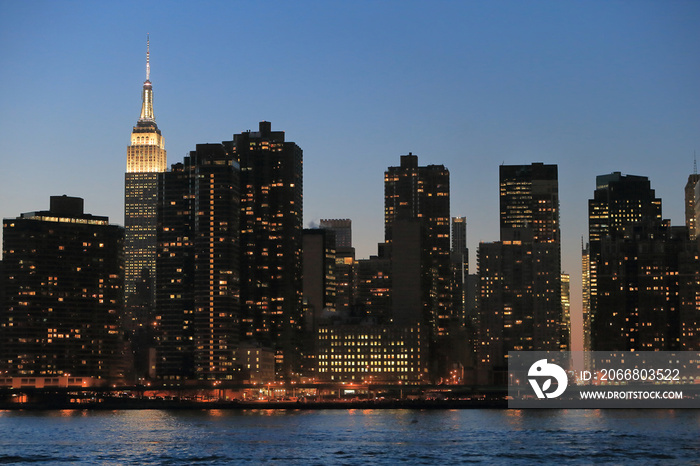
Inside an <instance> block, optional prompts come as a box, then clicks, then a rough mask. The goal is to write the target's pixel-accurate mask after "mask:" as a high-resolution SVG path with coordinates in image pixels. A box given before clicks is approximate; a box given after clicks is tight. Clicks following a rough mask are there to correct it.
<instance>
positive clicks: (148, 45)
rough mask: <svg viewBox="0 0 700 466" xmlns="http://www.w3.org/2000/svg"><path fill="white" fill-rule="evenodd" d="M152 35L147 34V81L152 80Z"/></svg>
mask: <svg viewBox="0 0 700 466" xmlns="http://www.w3.org/2000/svg"><path fill="white" fill-rule="evenodd" d="M150 49H151V35H150V34H148V33H147V34H146V81H150V80H151V52H150Z"/></svg>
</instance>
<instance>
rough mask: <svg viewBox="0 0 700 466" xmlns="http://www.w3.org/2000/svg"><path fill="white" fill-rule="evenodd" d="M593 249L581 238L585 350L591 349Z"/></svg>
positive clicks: (582, 311)
mask: <svg viewBox="0 0 700 466" xmlns="http://www.w3.org/2000/svg"><path fill="white" fill-rule="evenodd" d="M590 263H591V250H590V246H589V245H588V244H586V246H585V247H584V246H583V238H581V300H582V307H581V313H582V320H583V351H591V266H590ZM587 367H588V366H587Z"/></svg>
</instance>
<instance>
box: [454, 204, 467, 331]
mask: <svg viewBox="0 0 700 466" xmlns="http://www.w3.org/2000/svg"><path fill="white" fill-rule="evenodd" d="M451 239H452V249H450V262H451V264H452V300H453V301H452V307H453V311H454V314H455V316H456V317H457V319H458V320H459V322H461V323H462V324H463V325H465V324H466V323H467V300H468V299H469V297H468V291H469V287H468V285H467V277H468V276H469V249H468V248H467V219H466V217H452V238H451Z"/></svg>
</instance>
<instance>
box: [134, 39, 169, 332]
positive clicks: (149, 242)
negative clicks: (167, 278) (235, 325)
mask: <svg viewBox="0 0 700 466" xmlns="http://www.w3.org/2000/svg"><path fill="white" fill-rule="evenodd" d="M150 72H151V68H150V52H149V46H148V44H147V46H146V81H145V82H144V83H143V91H142V94H141V115H140V117H139V119H138V122H137V123H136V126H134V128H133V130H132V131H131V143H130V144H129V147H127V153H126V176H125V179H124V227H125V238H124V256H125V277H124V279H125V284H124V287H125V298H126V307H127V313H128V315H129V317H128V318H129V320H131V322H129V326H130V327H139V326H143V325H146V324H147V322H146V320H147V319H146V318H145V316H147V315H148V314H149V312H150V309H152V306H153V298H154V296H153V292H152V285H153V283H154V280H155V274H156V270H155V265H156V205H157V198H158V173H161V172H164V171H165V169H166V164H167V159H166V152H165V143H164V141H163V136H162V134H161V132H160V130H159V129H158V125H156V119H155V116H154V114H153V86H152V84H151V81H150Z"/></svg>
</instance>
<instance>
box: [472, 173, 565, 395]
mask: <svg viewBox="0 0 700 466" xmlns="http://www.w3.org/2000/svg"><path fill="white" fill-rule="evenodd" d="M499 180H500V218H501V222H500V224H501V241H499V242H494V243H481V244H480V245H479V250H478V254H477V261H478V270H479V271H478V276H479V301H478V307H479V310H478V336H477V364H478V371H477V372H478V373H477V377H478V381H479V383H482V384H493V383H496V384H504V383H505V382H506V380H505V374H506V368H507V354H508V351H514V350H515V351H518V350H519V351H545V350H559V349H561V348H562V347H565V348H568V335H567V332H566V322H565V318H564V316H563V308H562V302H561V297H562V294H561V251H560V247H561V246H560V239H559V238H560V232H559V192H558V175H557V166H556V165H544V164H542V163H534V164H531V165H501V167H500V169H499Z"/></svg>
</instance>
